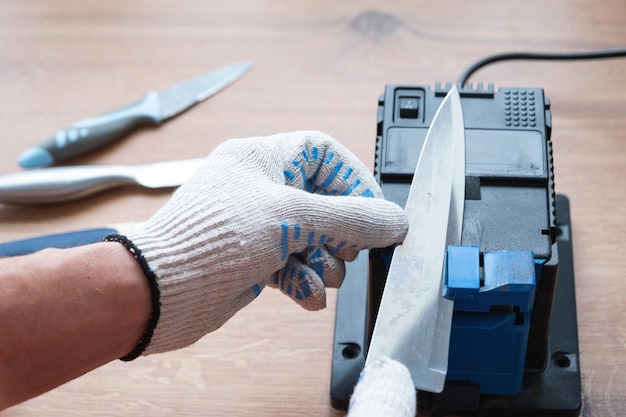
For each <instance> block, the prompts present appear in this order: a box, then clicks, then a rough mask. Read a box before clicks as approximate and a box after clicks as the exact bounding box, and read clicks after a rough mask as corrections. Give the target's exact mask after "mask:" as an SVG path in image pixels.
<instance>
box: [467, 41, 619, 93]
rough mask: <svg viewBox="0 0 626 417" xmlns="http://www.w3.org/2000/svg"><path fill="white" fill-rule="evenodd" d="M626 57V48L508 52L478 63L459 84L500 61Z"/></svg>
mask: <svg viewBox="0 0 626 417" xmlns="http://www.w3.org/2000/svg"><path fill="white" fill-rule="evenodd" d="M624 57H626V48H616V49H605V50H599V51H589V52H572V53H540V52H508V53H504V54H497V55H491V56H488V57H486V58H483V59H481V60H479V61H476V62H475V63H474V64H472V65H471V66H470V67H469V68H467V69H466V70H465V72H464V73H463V74H462V75H461V76H460V77H459V80H458V81H457V84H460V85H461V87H463V86H465V84H466V83H467V80H468V79H469V77H470V76H471V75H472V74H473V73H474V72H476V71H478V70H479V69H480V68H482V67H484V66H486V65H489V64H493V63H494V62H500V61H511V60H547V61H568V60H569V61H572V60H587V59H605V58H624Z"/></svg>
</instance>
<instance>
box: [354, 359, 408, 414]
mask: <svg viewBox="0 0 626 417" xmlns="http://www.w3.org/2000/svg"><path fill="white" fill-rule="evenodd" d="M416 395H417V394H416V391H415V385H414V384H413V380H412V379H411V374H410V373H409V370H408V369H407V368H406V367H405V366H404V365H402V364H401V363H400V362H396V361H394V360H393V359H389V358H387V357H382V358H380V359H378V360H376V361H374V362H373V363H372V364H370V365H368V366H366V367H365V368H364V369H363V371H362V372H361V376H360V377H359V382H357V385H356V387H355V388H354V393H353V394H352V397H350V405H349V410H348V414H347V417H415V414H416V413H417V399H416Z"/></svg>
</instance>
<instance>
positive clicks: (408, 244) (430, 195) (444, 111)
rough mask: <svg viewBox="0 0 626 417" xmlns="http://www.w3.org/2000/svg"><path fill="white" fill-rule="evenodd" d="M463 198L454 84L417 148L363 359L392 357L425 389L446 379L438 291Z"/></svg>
mask: <svg viewBox="0 0 626 417" xmlns="http://www.w3.org/2000/svg"><path fill="white" fill-rule="evenodd" d="M464 200H465V128H464V123H463V110H462V107H461V100H460V96H459V93H458V90H457V88H456V87H453V88H452V89H451V90H450V91H449V92H448V94H447V95H446V97H445V98H444V99H443V101H442V103H441V105H440V106H439V109H438V110H437V113H436V114H435V117H434V119H433V121H432V124H431V126H430V129H429V130H428V133H427V135H426V139H425V141H424V145H423V147H422V151H421V154H420V157H419V161H418V163H417V166H416V169H415V174H414V176H413V181H412V183H411V187H410V190H409V195H408V198H407V202H406V206H405V210H406V214H407V217H408V219H409V231H408V234H407V236H406V238H405V240H404V242H403V243H402V244H401V245H399V246H397V247H396V248H395V249H394V253H393V256H392V258H391V264H390V267H389V272H388V274H387V281H386V283H385V288H384V290H383V296H382V299H381V302H380V306H379V310H378V315H377V318H376V323H375V325H374V332H373V334H372V338H371V341H370V346H369V351H368V354H367V359H366V366H367V365H368V364H369V363H371V362H373V361H374V360H375V359H376V358H378V357H381V356H387V357H390V358H392V359H395V360H397V361H398V362H400V363H402V364H404V365H405V366H406V367H407V368H408V370H409V372H410V373H411V377H412V379H413V382H414V384H415V387H416V388H417V389H419V390H423V391H429V392H441V391H442V390H443V388H444V384H445V379H446V374H447V369H448V349H449V343H450V331H451V325H452V308H453V301H451V300H448V299H446V298H444V297H443V272H444V261H445V252H446V248H447V247H448V246H449V245H459V244H460V241H461V232H462V226H463V209H464Z"/></svg>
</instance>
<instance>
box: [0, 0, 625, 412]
mask: <svg viewBox="0 0 626 417" xmlns="http://www.w3.org/2000/svg"><path fill="white" fill-rule="evenodd" d="M389 3H392V4H384V3H383V2H374V1H371V0H367V1H360V2H356V1H350V2H337V1H334V0H320V1H315V2H294V1H287V0H265V1H260V0H259V1H255V0H244V1H239V2H218V1H203V0H189V1H177V2H174V1H168V0H153V1H147V0H139V1H132V2H127V1H123V0H111V1H106V2H84V1H79V0H57V1H52V0H33V1H27V2H26V1H21V2H17V1H13V2H12V1H2V2H0V51H2V54H1V55H0V91H1V92H2V105H1V108H2V112H0V131H1V132H2V134H1V136H0V143H1V144H2V146H3V151H2V152H1V153H0V173H8V172H13V171H16V170H18V167H17V163H16V161H17V157H18V155H19V154H20V153H21V152H22V151H23V150H24V149H25V148H26V147H29V146H33V145H36V144H38V143H39V142H40V141H42V140H43V139H45V138H47V137H49V136H51V135H52V134H53V133H54V132H55V131H56V130H58V129H60V128H64V127H66V126H67V125H69V124H71V123H73V122H75V121H77V120H79V119H81V118H84V117H87V116H92V115H96V114H99V113H103V112H106V111H109V110H112V109H114V108H116V107H118V106H122V105H125V104H127V103H130V102H132V101H134V100H136V99H138V98H140V97H142V96H143V95H144V94H145V93H146V92H147V91H149V90H152V89H156V90H159V89H163V88H165V87H168V86H169V85H171V84H174V83H176V82H178V81H180V80H182V79H185V78H188V77H190V76H193V75H196V74H198V73H202V72H204V71H208V70H210V69H213V68H216V67H218V66H221V65H226V64H229V63H232V62H236V61H240V60H244V59H246V60H251V61H253V63H254V69H253V70H252V71H251V72H250V73H249V74H248V75H246V76H245V77H244V78H243V79H241V80H240V81H239V82H237V83H236V84H234V85H232V86H231V87H229V88H228V89H227V90H226V91H224V92H222V93H220V94H218V95H217V96H215V97H213V98H211V99H209V100H207V101H206V102H204V103H202V104H200V105H198V106H197V107H195V108H194V109H192V110H190V111H188V112H187V113H185V114H184V115H182V116H181V117H178V118H175V119H174V120H172V121H170V122H168V123H167V124H165V125H164V126H162V127H160V128H158V129H151V130H146V131H142V132H137V133H135V134H133V135H132V136H130V137H128V138H126V139H124V140H122V141H120V142H119V143H116V144H115V145H113V146H110V147H108V148H106V149H103V150H101V151H98V152H96V153H94V154H91V155H88V156H84V157H82V158H80V159H79V160H76V161H74V163H89V164H95V163H144V162H146V163H147V162H153V161H161V160H168V159H174V158H187V157H196V156H200V155H205V154H208V153H209V152H210V151H211V150H212V149H213V148H214V147H215V146H216V145H217V144H218V143H219V142H221V141H223V140H225V139H227V138H230V137H244V136H253V135H264V134H271V133H276V132H281V131H288V130H297V129H318V130H322V131H326V132H328V133H330V134H332V135H333V136H335V137H336V138H338V139H340V140H341V141H342V142H343V143H345V144H346V145H347V146H348V147H349V148H350V149H351V150H353V151H354V152H355V154H357V156H358V157H359V158H361V159H362V160H363V161H365V162H366V163H367V164H368V165H369V166H372V164H373V150H374V139H375V122H376V119H375V117H376V100H377V98H378V95H379V94H380V93H382V91H383V88H384V85H385V84H391V83H414V84H418V83H423V84H431V85H432V84H434V83H435V82H436V81H454V80H456V79H457V77H458V76H459V75H460V73H461V72H462V71H463V70H464V69H465V68H466V66H468V65H469V64H471V63H472V62H473V61H475V60H476V59H479V58H482V57H484V56H486V55H490V54H493V53H500V52H506V51H521V50H524V51H544V52H547V51H582V50H591V49H602V48H611V47H618V46H624V45H623V43H624V41H625V39H626V25H624V22H625V21H626V3H624V2H623V1H620V0H600V1H594V2H590V1H585V0H554V1H551V2H545V1H540V0H527V1H523V2H501V1H497V0H487V1H481V2H472V3H460V2H456V1H451V0H444V1H438V2H427V1H424V0H419V1H408V0H403V1H396V2H389ZM472 81H484V82H493V83H494V84H495V85H496V87H502V86H528V87H536V86H538V87H543V88H544V89H545V90H546V93H547V95H548V96H549V97H550V98H551V100H552V112H553V125H554V129H553V140H554V152H555V154H554V158H555V170H556V186H557V191H558V192H559V193H563V194H566V195H568V196H569V198H570V199H571V206H572V207H571V211H572V225H573V237H574V256H575V271H576V281H577V305H578V318H579V332H580V348H581V367H582V378H583V386H584V403H585V404H584V410H583V415H584V416H618V415H622V414H623V410H625V409H626V394H624V390H623V387H624V386H626V326H623V325H622V322H623V320H624V313H623V308H622V305H623V297H624V296H623V294H624V291H625V290H626V283H625V282H624V272H625V271H626V244H625V241H624V235H625V234H626V180H625V179H624V178H625V177H626V163H625V161H626V140H625V138H624V132H625V131H626V60H623V59H622V60H606V61H593V62H572V63H554V62H551V63H545V62H532V63H529V62H508V63H501V64H495V65H493V66H491V67H488V68H485V69H484V70H481V71H480V72H479V73H477V74H476V75H475V76H474V77H473V78H472ZM168 195H169V192H159V191H156V192H154V191H151V192H146V191H143V190H138V189H134V188H126V189H120V190H117V191H112V192H107V193H104V194H101V195H98V196H95V197H92V198H88V199H85V200H82V201H79V202H75V203H68V204H58V205H52V206H46V207H36V208H35V207H33V208H17V207H10V206H0V240H3V241H5V240H11V239H18V238H24V237H28V236H33V235H38V234H43V233H52V232H61V231H66V230H68V229H80V228H85V227H94V226H100V225H104V224H110V223H117V222H125V221H131V220H142V219H145V218H147V217H148V216H150V214H151V213H152V212H154V211H155V210H156V209H157V208H158V207H159V206H160V205H161V204H163V203H164V202H165V200H166V199H167V197H168ZM334 297H335V293H334V292H333V291H332V290H331V291H330V296H329V306H328V308H327V309H326V310H325V311H323V312H318V313H309V312H305V311H301V310H300V309H299V308H298V307H297V306H295V304H294V303H292V302H291V301H289V300H288V299H286V298H285V297H282V296H281V295H280V294H278V293H277V292H275V291H272V290H267V291H265V292H264V293H263V294H262V296H261V297H260V298H259V299H258V300H257V301H256V302H254V303H253V304H252V305H250V306H249V307H247V308H246V309H244V310H243V311H241V312H240V313H239V314H238V315H237V316H236V317H235V318H234V319H233V320H231V321H230V322H229V323H227V325H226V326H225V327H224V328H222V329H221V330H219V331H217V332H215V333H214V334H211V335H208V336H207V337H205V338H204V339H203V340H201V341H200V342H199V343H197V344H196V345H194V346H192V347H190V348H188V349H185V350H181V351H178V352H171V353H168V354H163V355H158V356H153V357H147V358H142V359H140V360H137V361H136V362H134V363H131V364H123V363H117V362H116V363H111V364H109V365H106V366H104V367H102V368H101V369H99V370H97V371H96V372H94V373H92V374H89V375H86V376H85V377H82V378H80V379H78V380H76V381H73V382H71V383H69V384H67V385H66V386H63V387H61V388H59V389H57V390H55V391H53V392H50V393H49V394H46V395H43V396H41V397H39V398H36V399H34V400H32V401H29V402H26V403H24V404H21V405H19V406H17V407H14V408H12V409H9V410H7V411H5V412H4V413H2V415H3V416H8V417H18V416H20V417H22V416H35V415H36V416H61V415H63V416H74V415H76V416H85V415H90V416H110V415H115V416H137V415H152V416H165V415H168V416H170V415H214V416H222V415H224V416H226V415H229V416H232V415H238V416H247V415H250V416H252V415H254V416H275V415H281V416H301V415H309V416H321V415H330V416H338V415H343V413H342V412H338V411H336V410H333V409H332V407H331V406H330V405H329V395H328V387H329V375H330V362H331V347H332V337H333V334H332V332H333V320H334V302H335V301H334V300H335V298H334Z"/></svg>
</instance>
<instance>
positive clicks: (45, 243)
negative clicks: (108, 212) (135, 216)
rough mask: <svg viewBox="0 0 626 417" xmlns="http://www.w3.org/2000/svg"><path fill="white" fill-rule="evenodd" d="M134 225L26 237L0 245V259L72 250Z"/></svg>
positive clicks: (121, 224) (127, 230)
mask: <svg viewBox="0 0 626 417" xmlns="http://www.w3.org/2000/svg"><path fill="white" fill-rule="evenodd" d="M134 224H135V223H133V222H129V223H117V224H111V225H108V226H104V227H97V228H92V229H83V230H74V231H71V232H63V233H53V234H48V235H43V236H35V237H28V238H26V239H20V240H14V241H10V242H3V243H0V258H6V257H10V256H20V255H27V254H29V253H33V252H37V251H40V250H42V249H46V248H59V249H64V248H73V247H76V246H83V245H88V244H90V243H96V242H100V241H101V240H102V239H104V238H105V237H107V236H108V235H111V234H114V233H118V234H122V235H124V234H126V233H128V232H129V231H130V230H131V229H132V228H133V226H134Z"/></svg>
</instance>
